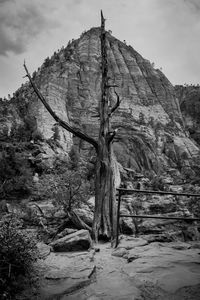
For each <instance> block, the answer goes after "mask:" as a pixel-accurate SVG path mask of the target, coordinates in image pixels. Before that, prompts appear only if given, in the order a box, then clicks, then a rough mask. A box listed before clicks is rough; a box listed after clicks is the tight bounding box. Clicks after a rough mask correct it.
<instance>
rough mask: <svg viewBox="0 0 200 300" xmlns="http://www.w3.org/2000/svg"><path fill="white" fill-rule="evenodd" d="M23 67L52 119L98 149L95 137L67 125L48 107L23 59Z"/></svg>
mask: <svg viewBox="0 0 200 300" xmlns="http://www.w3.org/2000/svg"><path fill="white" fill-rule="evenodd" d="M24 69H25V71H26V76H27V77H28V79H29V81H30V83H31V86H32V87H33V89H34V91H35V93H36V95H37V96H38V98H39V99H40V100H41V102H42V103H43V104H44V106H45V107H46V109H47V110H48V112H49V113H50V115H51V116H52V117H53V118H54V120H55V121H56V122H57V123H58V124H59V125H60V126H61V127H63V128H64V129H66V130H67V131H69V132H71V133H72V134H74V135H75V136H77V137H79V138H81V139H83V140H85V141H86V142H88V143H89V144H91V145H93V146H94V147H95V149H96V150H97V149H98V143H97V141H96V140H95V139H93V138H92V137H90V136H88V135H87V134H86V133H83V132H82V131H80V130H79V129H77V128H74V127H72V126H71V125H69V124H68V123H67V122H65V121H63V120H61V119H60V118H59V117H58V116H57V115H56V113H55V112H54V111H53V110H52V108H51V107H50V105H49V104H48V103H47V101H46V99H45V98H44V96H43V95H42V94H41V92H40V91H39V89H38V88H37V86H36V85H35V83H34V81H33V80H32V77H31V75H30V73H29V71H28V69H27V67H26V64H25V61H24Z"/></svg>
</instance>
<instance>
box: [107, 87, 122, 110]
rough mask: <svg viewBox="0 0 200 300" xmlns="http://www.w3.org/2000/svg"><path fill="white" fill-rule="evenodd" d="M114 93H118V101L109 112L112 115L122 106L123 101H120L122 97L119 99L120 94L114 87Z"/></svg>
mask: <svg viewBox="0 0 200 300" xmlns="http://www.w3.org/2000/svg"><path fill="white" fill-rule="evenodd" d="M114 93H115V95H116V97H117V102H116V103H115V105H114V106H113V107H112V108H111V110H110V113H109V115H110V116H111V115H112V114H113V113H114V112H115V110H116V109H117V108H118V107H119V106H120V103H121V101H120V99H119V95H118V94H117V92H116V91H115V89H114Z"/></svg>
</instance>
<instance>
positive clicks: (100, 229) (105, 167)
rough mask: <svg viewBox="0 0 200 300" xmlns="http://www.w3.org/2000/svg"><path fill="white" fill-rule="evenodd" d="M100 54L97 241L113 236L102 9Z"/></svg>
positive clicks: (108, 113)
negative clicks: (100, 237) (100, 236)
mask: <svg viewBox="0 0 200 300" xmlns="http://www.w3.org/2000/svg"><path fill="white" fill-rule="evenodd" d="M101 57H102V65H101V68H102V84H101V101H100V103H99V114H100V130H99V139H98V151H97V165H96V186H95V215H94V222H93V234H94V237H95V240H96V241H97V239H98V236H99V235H103V236H106V237H108V238H111V239H114V237H115V229H114V228H115V220H116V217H115V215H116V213H115V211H116V209H115V208H116V205H115V187H114V172H113V169H112V140H113V137H114V134H113V133H111V132H110V124H109V123H110V122H109V121H110V115H111V114H110V108H109V103H108V97H109V95H108V87H109V85H108V75H107V74H108V63H107V51H106V31H105V20H104V17H103V14H102V12H101Z"/></svg>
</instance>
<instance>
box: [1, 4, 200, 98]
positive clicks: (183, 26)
mask: <svg viewBox="0 0 200 300" xmlns="http://www.w3.org/2000/svg"><path fill="white" fill-rule="evenodd" d="M100 9H103V12H104V17H105V18H106V19H107V21H106V28H107V29H108V30H112V32H113V35H114V36H115V37H117V38H119V39H120V40H126V42H127V44H129V45H131V46H133V48H134V49H135V50H136V51H138V52H139V53H140V54H141V55H143V57H145V58H147V59H149V60H150V61H151V62H154V63H155V67H157V68H160V67H162V70H163V72H164V74H165V75H166V76H167V77H168V79H169V80H170V81H171V82H172V83H173V84H184V83H188V84H190V83H194V84H197V83H200V0H56V1H55V0H0V97H3V96H7V94H8V93H10V94H12V93H13V92H14V91H15V90H16V89H17V88H18V87H19V86H20V85H21V83H22V82H24V80H25V79H23V78H22V77H23V75H24V70H23V66H22V65H23V60H24V59H26V63H27V66H28V68H29V70H30V72H31V73H32V72H33V71H34V70H36V69H37V68H38V67H39V66H40V65H41V64H42V62H43V61H44V59H45V58H46V57H47V56H51V55H52V54H53V52H54V51H55V50H57V49H59V48H61V47H62V46H66V45H67V43H68V41H69V40H71V39H72V38H74V39H76V38H78V37H79V36H80V34H81V33H82V32H83V31H84V30H88V29H90V28H91V27H96V26H99V24H100Z"/></svg>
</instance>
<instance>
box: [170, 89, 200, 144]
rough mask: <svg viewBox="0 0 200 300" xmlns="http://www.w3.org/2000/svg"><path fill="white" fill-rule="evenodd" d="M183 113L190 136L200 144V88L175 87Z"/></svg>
mask: <svg viewBox="0 0 200 300" xmlns="http://www.w3.org/2000/svg"><path fill="white" fill-rule="evenodd" d="M175 91H176V95H177V98H178V100H179V103H180V108H181V112H182V115H183V118H184V122H185V125H186V128H187V130H188V131H189V132H190V136H191V137H192V138H193V139H194V140H195V141H196V142H197V143H198V144H200V86H198V85H197V86H195V85H190V86H182V85H177V86H175Z"/></svg>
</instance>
